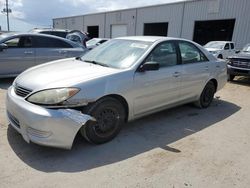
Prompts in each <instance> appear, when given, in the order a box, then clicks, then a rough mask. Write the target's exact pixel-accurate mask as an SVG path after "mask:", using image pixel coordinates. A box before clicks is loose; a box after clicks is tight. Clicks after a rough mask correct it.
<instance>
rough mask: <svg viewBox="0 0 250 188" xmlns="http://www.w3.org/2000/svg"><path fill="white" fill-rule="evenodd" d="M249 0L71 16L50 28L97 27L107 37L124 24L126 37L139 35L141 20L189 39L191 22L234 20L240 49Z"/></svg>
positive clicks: (248, 36) (204, 0) (248, 23)
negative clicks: (113, 26)
mask: <svg viewBox="0 0 250 188" xmlns="http://www.w3.org/2000/svg"><path fill="white" fill-rule="evenodd" d="M249 10H250V0H194V1H186V2H181V3H174V4H164V5H155V6H149V7H142V8H134V9H127V10H120V11H112V12H106V13H98V14H90V15H84V16H78V17H75V19H76V21H75V24H73V23H72V18H57V19H54V20H53V22H54V27H56V28H67V29H82V28H83V29H84V30H85V31H87V26H94V25H98V26H99V37H111V27H112V25H114V24H126V25H127V29H128V33H127V34H128V36H130V35H143V31H144V23H153V22H168V35H167V36H170V37H182V38H186V39H190V40H193V33H194V26H195V21H206V20H221V19H236V22H235V28H234V32H233V39H232V40H233V41H234V42H236V47H237V48H241V47H242V46H243V45H245V44H246V43H249V42H250V32H249V31H250V19H249V16H250V13H249Z"/></svg>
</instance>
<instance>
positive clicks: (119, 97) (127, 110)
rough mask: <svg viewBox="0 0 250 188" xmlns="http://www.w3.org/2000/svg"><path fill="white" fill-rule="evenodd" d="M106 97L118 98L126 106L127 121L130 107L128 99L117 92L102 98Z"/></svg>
mask: <svg viewBox="0 0 250 188" xmlns="http://www.w3.org/2000/svg"><path fill="white" fill-rule="evenodd" d="M105 97H111V98H114V99H116V100H118V101H119V102H120V103H121V104H122V105H123V106H124V108H125V112H126V117H125V121H126V122H127V121H128V112H129V107H128V103H127V101H126V99H125V98H124V97H122V96H121V95H117V94H111V95H105V96H103V97H102V98H105Z"/></svg>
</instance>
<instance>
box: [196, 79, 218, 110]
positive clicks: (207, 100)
mask: <svg viewBox="0 0 250 188" xmlns="http://www.w3.org/2000/svg"><path fill="white" fill-rule="evenodd" d="M215 91H216V89H215V85H214V83H213V82H212V81H209V82H208V83H207V85H206V86H205V88H204V89H203V91H202V93H201V95H200V99H199V100H198V101H197V102H196V103H195V104H196V106H198V107H199V108H207V107H209V105H210V104H211V103H212V101H213V99H214V94H215Z"/></svg>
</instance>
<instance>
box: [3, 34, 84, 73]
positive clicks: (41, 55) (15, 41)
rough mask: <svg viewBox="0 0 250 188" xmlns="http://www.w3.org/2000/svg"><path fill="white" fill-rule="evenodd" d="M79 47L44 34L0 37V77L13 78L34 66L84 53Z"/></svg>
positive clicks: (4, 35) (5, 35)
mask: <svg viewBox="0 0 250 188" xmlns="http://www.w3.org/2000/svg"><path fill="white" fill-rule="evenodd" d="M86 51H87V50H86V49H83V48H82V47H81V46H80V45H78V44H75V43H74V42H71V41H69V40H66V39H63V38H61V37H56V36H52V35H44V34H32V33H28V34H18V33H10V34H3V35H0V77H13V76H16V75H18V74H20V73H21V72H22V71H24V70H26V69H27V68H30V67H32V66H35V65H39V64H42V63H46V62H48V61H53V60H57V59H62V58H67V57H77V56H81V55H83V54H84V52H86Z"/></svg>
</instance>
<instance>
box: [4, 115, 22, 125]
mask: <svg viewBox="0 0 250 188" xmlns="http://www.w3.org/2000/svg"><path fill="white" fill-rule="evenodd" d="M7 115H8V118H9V120H10V121H11V123H12V124H14V125H15V126H16V127H18V128H20V123H19V121H18V119H17V118H15V117H14V116H13V115H12V114H11V113H9V112H7Z"/></svg>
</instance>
